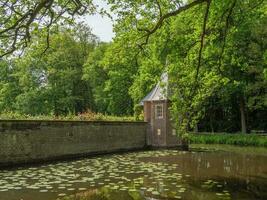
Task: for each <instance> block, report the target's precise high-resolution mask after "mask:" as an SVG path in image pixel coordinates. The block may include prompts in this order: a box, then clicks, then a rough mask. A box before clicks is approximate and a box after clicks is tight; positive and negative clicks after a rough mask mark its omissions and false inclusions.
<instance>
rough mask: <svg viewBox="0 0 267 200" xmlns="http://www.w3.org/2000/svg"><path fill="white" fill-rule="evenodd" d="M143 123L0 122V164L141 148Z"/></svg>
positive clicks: (143, 143) (145, 131) (144, 136)
mask: <svg viewBox="0 0 267 200" xmlns="http://www.w3.org/2000/svg"><path fill="white" fill-rule="evenodd" d="M146 133H147V123H145V122H85V121H14V120H8V121H0V166H4V165H12V164H22V163H32V162H36V161H38V162H40V161H44V160H52V159H58V158H65V157H77V156H82V155H92V154H100V153H107V152H117V151H125V150H136V149H144V148H145V147H146Z"/></svg>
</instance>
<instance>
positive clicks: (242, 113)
mask: <svg viewBox="0 0 267 200" xmlns="http://www.w3.org/2000/svg"><path fill="white" fill-rule="evenodd" d="M240 119H241V132H242V133H247V124H246V114H245V102H244V99H243V98H242V99H241V101H240Z"/></svg>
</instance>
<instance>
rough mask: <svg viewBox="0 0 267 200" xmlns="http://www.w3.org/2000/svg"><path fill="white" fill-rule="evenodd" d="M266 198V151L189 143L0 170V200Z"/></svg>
mask: <svg viewBox="0 0 267 200" xmlns="http://www.w3.org/2000/svg"><path fill="white" fill-rule="evenodd" d="M56 199H58V200H59V199H64V200H87V199H88V200H158V199H161V200H167V199H170V200H175V199H183V200H223V199H225V200H229V199H233V200H255V199H262V200H266V199H267V148H250V147H233V146H226V145H205V146H203V145H193V146H191V149H190V151H188V152H186V151H178V150H160V151H143V152H134V153H125V154H114V155H106V156H99V157H95V158H87V159H81V160H76V161H67V162H60V163H54V164H46V165H41V166H34V167H27V168H17V169H12V170H0V200H56Z"/></svg>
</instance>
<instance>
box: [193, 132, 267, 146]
mask: <svg viewBox="0 0 267 200" xmlns="http://www.w3.org/2000/svg"><path fill="white" fill-rule="evenodd" d="M189 141H190V143H191V144H229V145H239V146H257V147H267V136H262V135H257V134H229V133H217V134H208V133H205V134H201V133H199V134H190V135H189Z"/></svg>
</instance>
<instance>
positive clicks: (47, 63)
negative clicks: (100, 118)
mask: <svg viewBox="0 0 267 200" xmlns="http://www.w3.org/2000/svg"><path fill="white" fill-rule="evenodd" d="M97 42H98V40H97V38H96V37H95V36H94V35H93V34H92V33H91V30H90V29H89V28H88V27H85V26H83V25H78V26H76V28H75V29H69V28H67V29H66V28H62V29H61V33H55V34H53V35H51V37H50V44H51V46H50V48H49V49H48V50H47V52H46V54H45V55H41V53H40V52H42V50H43V47H44V46H45V45H46V44H45V42H44V41H43V38H40V39H39V40H38V41H36V42H35V43H33V44H32V45H31V46H30V48H29V49H28V50H27V51H26V52H25V54H24V56H23V57H22V58H17V59H15V61H14V62H15V64H14V70H13V71H12V75H11V76H12V77H14V78H15V80H16V81H17V82H15V85H16V87H17V88H19V91H20V92H19V93H17V94H16V96H15V98H14V99H15V102H14V109H13V111H17V112H20V113H24V114H31V115H38V114H54V115H66V114H69V113H72V114H77V113H80V112H85V111H86V110H89V109H90V110H93V109H94V101H93V97H92V88H91V85H90V84H89V83H88V82H87V81H85V80H82V76H83V64H84V63H85V61H86V59H87V56H88V54H89V53H91V52H92V51H93V49H94V46H95V45H96V43H97ZM9 84H10V83H9Z"/></svg>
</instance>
